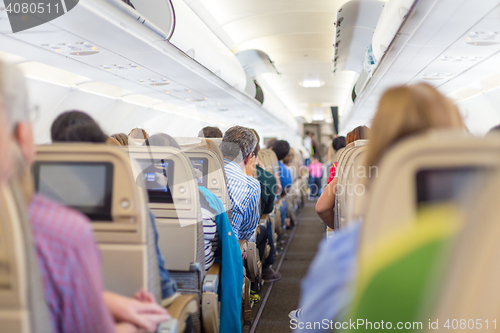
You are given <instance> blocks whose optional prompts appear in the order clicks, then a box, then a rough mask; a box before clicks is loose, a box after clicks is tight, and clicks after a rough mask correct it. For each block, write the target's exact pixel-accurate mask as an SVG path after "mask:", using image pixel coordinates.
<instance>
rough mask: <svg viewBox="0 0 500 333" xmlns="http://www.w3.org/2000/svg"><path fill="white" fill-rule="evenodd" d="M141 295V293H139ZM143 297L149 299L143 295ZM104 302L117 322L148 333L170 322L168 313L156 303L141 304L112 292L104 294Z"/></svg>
mask: <svg viewBox="0 0 500 333" xmlns="http://www.w3.org/2000/svg"><path fill="white" fill-rule="evenodd" d="M139 293H140V292H139ZM142 297H148V296H146V295H144V294H142ZM104 300H105V302H106V305H107V306H108V308H109V309H110V311H111V313H112V315H113V317H114V318H115V320H116V321H117V322H120V323H121V322H125V323H130V324H133V325H135V326H137V327H138V328H140V329H143V330H145V331H147V332H154V331H156V328H157V327H158V325H159V324H160V323H162V322H164V321H167V320H170V318H171V317H170V315H169V314H168V311H167V310H166V309H164V308H162V307H161V306H160V305H158V304H156V303H155V302H153V303H152V302H141V301H138V300H136V299H133V298H128V297H125V296H121V295H118V294H115V293H111V292H104Z"/></svg>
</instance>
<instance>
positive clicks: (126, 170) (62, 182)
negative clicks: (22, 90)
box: [33, 144, 161, 300]
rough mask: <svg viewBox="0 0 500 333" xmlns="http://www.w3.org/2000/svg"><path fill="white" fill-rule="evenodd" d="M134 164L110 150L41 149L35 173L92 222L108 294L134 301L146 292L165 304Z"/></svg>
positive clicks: (42, 186)
mask: <svg viewBox="0 0 500 333" xmlns="http://www.w3.org/2000/svg"><path fill="white" fill-rule="evenodd" d="M134 165H135V162H133V161H132V162H131V161H130V159H129V158H128V156H127V155H126V154H125V153H124V152H122V151H120V150H119V149H118V148H115V147H111V146H106V145H95V144H94V145H91V144H59V145H52V146H39V147H38V149H37V158H36V162H35V165H34V168H33V171H34V176H35V186H36V188H37V191H38V192H41V193H43V194H44V195H46V196H48V197H50V198H52V199H55V200H56V201H59V202H61V203H63V204H65V205H67V206H70V207H72V208H75V209H78V210H80V211H81V212H83V213H85V214H87V215H88V216H89V218H90V219H91V220H92V227H93V230H94V233H95V237H96V240H97V243H98V245H99V249H100V251H101V255H102V267H103V280H104V287H105V289H106V290H110V291H113V292H116V293H119V294H122V295H126V296H129V297H133V296H134V293H135V292H136V291H137V290H139V289H140V288H141V287H144V288H146V290H148V291H150V292H151V293H153V295H155V297H156V298H157V300H161V289H160V280H159V272H158V263H157V256H156V249H155V240H154V234H153V230H152V224H151V221H150V218H149V214H148V210H147V201H146V200H147V199H146V193H145V190H144V189H142V188H141V187H139V186H137V185H136V178H135V177H134V172H133V166H134Z"/></svg>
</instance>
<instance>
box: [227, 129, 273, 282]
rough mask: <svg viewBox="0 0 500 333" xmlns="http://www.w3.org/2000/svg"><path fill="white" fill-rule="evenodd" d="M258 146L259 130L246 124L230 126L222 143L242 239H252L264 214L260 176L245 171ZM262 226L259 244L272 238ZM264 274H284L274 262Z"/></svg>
mask: <svg viewBox="0 0 500 333" xmlns="http://www.w3.org/2000/svg"><path fill="white" fill-rule="evenodd" d="M256 146H257V137H256V136H255V134H254V133H253V132H252V130H250V129H249V128H246V127H242V126H234V127H231V128H230V129H228V130H227V131H226V133H224V138H223V139H222V143H221V146H220V148H221V151H222V154H223V155H224V170H225V171H226V178H227V189H228V193H229V198H230V201H231V214H232V226H233V231H234V233H235V235H236V237H237V238H238V240H240V239H244V240H249V239H250V238H251V237H252V236H253V234H254V233H255V229H256V228H257V224H258V223H259V218H260V212H259V202H260V183H259V181H258V180H257V179H255V178H253V177H250V176H247V175H245V173H244V171H243V170H244V169H245V165H247V164H248V162H249V161H250V159H251V158H252V157H253V155H254V150H255V147H256ZM260 229H261V233H260V235H259V237H258V238H257V241H256V243H257V244H256V245H257V247H259V245H260V243H263V242H267V239H268V237H267V235H268V234H267V229H266V227H265V226H261V228H260ZM262 277H263V279H264V280H265V281H266V282H268V281H277V280H279V279H280V278H281V275H280V274H279V273H277V272H275V271H274V270H273V269H272V268H271V267H270V266H267V267H265V266H264V267H263V271H262Z"/></svg>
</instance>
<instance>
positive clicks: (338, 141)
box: [328, 136, 346, 184]
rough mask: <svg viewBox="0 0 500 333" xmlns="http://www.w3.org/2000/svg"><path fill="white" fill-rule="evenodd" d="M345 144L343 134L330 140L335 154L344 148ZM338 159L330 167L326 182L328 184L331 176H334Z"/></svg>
mask: <svg viewBox="0 0 500 333" xmlns="http://www.w3.org/2000/svg"><path fill="white" fill-rule="evenodd" d="M345 146H346V138H345V136H338V137H336V138H335V139H333V141H332V147H333V150H334V152H335V155H334V156H336V154H337V152H338V151H339V150H340V149H342V148H345ZM338 163H339V162H338V161H335V162H334V163H333V165H332V167H331V168H330V173H329V174H328V184H330V182H331V181H332V180H333V178H335V173H336V171H337V165H338Z"/></svg>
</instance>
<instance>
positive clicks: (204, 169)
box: [189, 157, 208, 187]
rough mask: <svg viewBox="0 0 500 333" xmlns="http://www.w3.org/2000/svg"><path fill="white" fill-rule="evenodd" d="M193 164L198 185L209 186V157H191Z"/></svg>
mask: <svg viewBox="0 0 500 333" xmlns="http://www.w3.org/2000/svg"><path fill="white" fill-rule="evenodd" d="M189 159H190V160H191V164H192V165H193V171H194V175H195V177H196V180H197V181H198V185H200V186H205V187H206V186H207V177H208V176H207V175H208V159H207V158H204V157H201V158H198V157H190V158H189Z"/></svg>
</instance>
